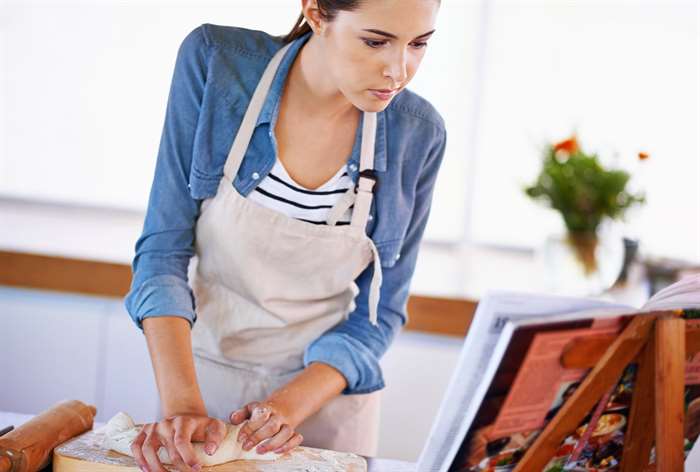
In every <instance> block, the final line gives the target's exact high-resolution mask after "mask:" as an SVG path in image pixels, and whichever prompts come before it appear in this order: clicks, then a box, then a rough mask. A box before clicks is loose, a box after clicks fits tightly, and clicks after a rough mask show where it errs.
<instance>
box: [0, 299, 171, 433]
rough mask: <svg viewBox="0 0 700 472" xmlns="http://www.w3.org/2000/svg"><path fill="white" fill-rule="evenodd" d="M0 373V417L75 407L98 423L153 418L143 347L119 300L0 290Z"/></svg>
mask: <svg viewBox="0 0 700 472" xmlns="http://www.w3.org/2000/svg"><path fill="white" fill-rule="evenodd" d="M0 371H1V372H2V375H0V379H1V380H2V385H0V410H4V411H14V412H18V413H28V414H37V413H39V412H41V411H43V410H45V409H46V408H49V407H50V406H51V405H53V404H55V403H57V402H59V401H61V400H68V399H76V400H81V401H83V402H85V403H89V404H92V405H95V406H96V407H97V418H96V419H97V421H100V422H104V421H107V420H108V419H109V418H110V417H111V416H112V415H114V414H115V413H116V412H118V411H119V410H124V411H126V412H128V413H129V414H131V415H132V416H133V417H134V418H135V419H136V420H147V419H152V418H154V417H156V416H157V414H158V408H159V407H158V393H157V389H156V386H155V381H154V378H153V373H152V369H151V364H150V357H149V356H148V351H147V348H146V344H145V339H144V338H143V335H142V334H141V331H140V330H139V329H138V328H136V326H135V325H134V324H133V322H132V321H131V319H130V318H129V316H128V314H127V313H126V311H125V309H124V308H123V306H122V302H121V300H120V299H113V298H102V297H93V296H84V295H75V294H62V293H55V292H48V291H38V290H26V289H17V288H10V287H0Z"/></svg>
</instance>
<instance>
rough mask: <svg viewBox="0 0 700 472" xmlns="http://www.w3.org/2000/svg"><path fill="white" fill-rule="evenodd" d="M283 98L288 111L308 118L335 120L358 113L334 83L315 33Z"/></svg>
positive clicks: (296, 64) (294, 67)
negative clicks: (293, 111)
mask: <svg viewBox="0 0 700 472" xmlns="http://www.w3.org/2000/svg"><path fill="white" fill-rule="evenodd" d="M283 95H284V99H283V101H287V106H288V109H291V110H295V113H294V114H295V115H296V114H298V113H299V114H302V116H305V117H308V118H313V119H316V118H318V119H321V120H324V121H336V120H344V119H347V118H348V117H353V116H356V115H357V112H358V109H357V107H355V105H353V104H352V103H351V102H350V101H348V99H347V98H345V96H344V95H343V94H342V93H341V91H340V90H339V89H338V88H337V87H336V85H335V83H334V82H333V77H332V76H331V74H330V73H329V71H328V66H327V63H326V61H325V60H324V57H323V50H322V48H321V44H320V43H319V39H318V38H317V37H316V36H314V35H313V33H312V36H311V38H309V39H308V41H307V42H306V44H304V45H303V46H302V48H301V50H300V51H299V53H298V55H297V57H296V58H295V60H294V63H293V64H292V67H291V69H290V71H289V76H288V77H287V81H286V84H285V89H284V93H283Z"/></svg>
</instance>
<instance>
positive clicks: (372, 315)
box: [367, 238, 382, 326]
mask: <svg viewBox="0 0 700 472" xmlns="http://www.w3.org/2000/svg"><path fill="white" fill-rule="evenodd" d="M367 239H368V240H369V245H370V247H371V249H372V253H373V254H374V272H373V273H372V282H371V283H370V285H369V297H368V305H369V322H370V323H371V324H372V325H374V326H379V324H378V323H377V312H378V310H379V289H380V288H381V286H382V265H381V262H380V259H379V252H378V251H377V246H375V245H374V242H373V241H372V238H367Z"/></svg>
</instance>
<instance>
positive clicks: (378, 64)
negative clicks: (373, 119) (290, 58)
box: [313, 0, 440, 112]
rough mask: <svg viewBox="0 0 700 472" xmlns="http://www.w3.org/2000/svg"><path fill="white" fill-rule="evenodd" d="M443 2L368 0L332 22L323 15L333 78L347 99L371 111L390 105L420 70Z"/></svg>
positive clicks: (324, 44)
mask: <svg viewBox="0 0 700 472" xmlns="http://www.w3.org/2000/svg"><path fill="white" fill-rule="evenodd" d="M313 3H315V2H313ZM439 6H440V2H439V1H438V0H365V1H364V2H362V4H361V6H360V7H359V8H358V9H357V10H355V11H351V12H349V11H339V12H338V13H337V16H336V17H335V18H334V19H333V20H332V21H331V22H324V21H323V20H321V22H322V24H323V30H322V33H321V35H320V36H321V38H320V39H321V40H320V41H319V44H320V45H321V48H322V53H323V57H324V60H325V61H326V64H327V66H328V72H329V75H330V77H329V78H330V79H332V80H333V81H334V82H335V85H336V86H337V88H338V89H339V91H340V92H341V93H342V94H343V95H344V96H345V97H346V98H347V99H348V101H350V102H351V103H352V104H353V105H355V106H356V107H357V108H359V109H361V110H364V111H368V112H378V111H382V110H383V109H384V108H386V107H387V106H388V105H389V103H390V102H391V100H392V98H393V97H394V96H396V94H397V93H398V92H400V91H401V90H402V89H403V88H404V87H406V85H407V84H408V83H409V82H410V81H411V79H412V78H413V76H414V75H415V73H416V71H417V69H418V66H419V65H420V62H421V60H422V59H423V55H424V54H425V51H426V47H427V42H428V39H429V38H430V33H431V32H432V31H433V30H434V27H435V26H434V25H435V17H436V15H437V12H438V8H439ZM377 90H391V91H393V92H392V93H389V94H382V93H377V92H376V91H377Z"/></svg>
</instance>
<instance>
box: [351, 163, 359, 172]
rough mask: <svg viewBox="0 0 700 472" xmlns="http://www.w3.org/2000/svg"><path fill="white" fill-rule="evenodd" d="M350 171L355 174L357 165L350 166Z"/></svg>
mask: <svg viewBox="0 0 700 472" xmlns="http://www.w3.org/2000/svg"><path fill="white" fill-rule="evenodd" d="M350 170H351V171H353V172H355V171H356V170H357V166H356V165H355V164H350Z"/></svg>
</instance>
